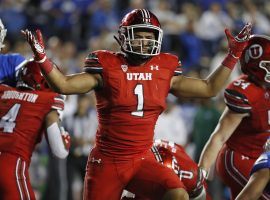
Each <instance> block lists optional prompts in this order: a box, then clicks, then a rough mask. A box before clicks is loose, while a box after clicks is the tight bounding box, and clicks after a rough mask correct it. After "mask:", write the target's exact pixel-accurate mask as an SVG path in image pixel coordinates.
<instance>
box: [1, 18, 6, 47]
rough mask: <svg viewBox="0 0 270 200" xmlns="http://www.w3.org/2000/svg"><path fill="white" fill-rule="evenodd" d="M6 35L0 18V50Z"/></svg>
mask: <svg viewBox="0 0 270 200" xmlns="http://www.w3.org/2000/svg"><path fill="white" fill-rule="evenodd" d="M6 35H7V29H5V27H4V24H3V23H2V20H1V19H0V51H1V49H2V48H4V47H5V45H4V44H3V43H4V40H5V37H6Z"/></svg>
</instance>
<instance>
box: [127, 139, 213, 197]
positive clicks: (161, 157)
mask: <svg viewBox="0 0 270 200" xmlns="http://www.w3.org/2000/svg"><path fill="white" fill-rule="evenodd" d="M151 150H152V153H153V156H154V157H155V159H156V160H157V161H158V162H159V163H160V164H162V165H164V166H166V167H168V168H170V169H171V170H172V171H173V172H174V173H175V174H176V175H177V176H178V178H179V179H180V181H181V182H182V184H183V188H185V190H186V191H187V193H188V195H189V199H191V200H206V199H207V200H209V199H211V198H210V196H209V194H208V193H207V184H206V181H205V179H204V177H203V174H202V171H201V169H200V168H198V165H197V164H196V163H195V162H194V161H193V160H192V159H191V158H190V157H189V156H188V155H187V153H186V152H185V149H184V148H183V147H182V146H180V145H177V144H175V143H173V142H168V141H164V140H155V141H154V144H153V146H152V149H151ZM159 187H160V186H159V185H154V183H152V182H148V181H145V180H144V179H143V178H140V177H137V178H136V179H133V180H132V181H131V182H130V183H129V184H128V185H127V187H126V190H128V191H129V192H131V194H130V193H129V194H127V195H126V197H124V198H122V199H136V200H138V199H140V200H150V199H153V200H155V199H158V198H159V197H160V195H161V194H162V193H163V192H164V191H163V190H164V188H162V187H161V188H159ZM128 197H129V198H128Z"/></svg>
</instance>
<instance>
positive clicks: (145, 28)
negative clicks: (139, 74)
mask: <svg viewBox="0 0 270 200" xmlns="http://www.w3.org/2000/svg"><path fill="white" fill-rule="evenodd" d="M135 32H151V33H154V35H155V39H146V38H136V37H134V33H135ZM162 36H163V31H162V30H161V28H160V23H159V21H158V19H157V17H156V16H155V15H154V14H153V13H151V12H150V11H149V10H147V9H135V10H133V11H131V12H129V13H128V14H127V15H126V16H125V17H124V18H123V19H122V22H121V24H120V26H119V30H118V40H119V43H120V46H121V49H122V51H124V52H126V53H131V54H136V55H140V56H154V55H158V54H159V53H160V49H161V42H162ZM144 44H147V52H145V51H144V50H143V48H145V47H144Z"/></svg>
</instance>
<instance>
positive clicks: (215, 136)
mask: <svg viewBox="0 0 270 200" xmlns="http://www.w3.org/2000/svg"><path fill="white" fill-rule="evenodd" d="M246 116H248V114H247V113H245V114H239V113H236V112H233V111H231V110H229V109H228V108H227V107H226V108H225V110H224V112H223V114H222V116H221V117H220V120H219V123H218V125H217V126H216V129H215V130H214V132H213V133H212V135H211V137H210V138H209V140H208V141H207V143H206V145H205V146H204V149H203V151H202V154H201V157H200V161H199V167H201V168H202V169H204V170H206V171H207V172H208V171H209V170H210V167H211V166H212V164H214V161H215V160H216V158H217V155H218V152H219V150H220V149H221V148H222V146H223V144H224V143H225V142H226V141H227V140H228V139H229V137H230V136H231V135H232V133H233V132H234V130H235V129H236V128H237V126H238V125H239V124H240V122H241V121H242V119H243V118H244V117H246Z"/></svg>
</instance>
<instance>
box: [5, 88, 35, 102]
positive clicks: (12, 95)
mask: <svg viewBox="0 0 270 200" xmlns="http://www.w3.org/2000/svg"><path fill="white" fill-rule="evenodd" d="M37 98H38V95H37V94H32V93H27V92H17V91H10V90H8V91H5V92H4V94H3V95H2V96H1V99H18V100H22V101H27V102H31V103H35V102H36V100H37Z"/></svg>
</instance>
